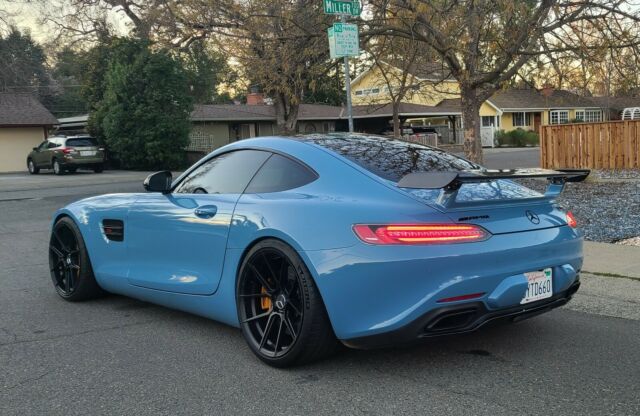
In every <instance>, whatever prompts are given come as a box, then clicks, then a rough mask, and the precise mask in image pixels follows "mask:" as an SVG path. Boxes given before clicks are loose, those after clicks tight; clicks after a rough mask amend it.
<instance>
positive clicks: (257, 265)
mask: <svg viewBox="0 0 640 416" xmlns="http://www.w3.org/2000/svg"><path fill="white" fill-rule="evenodd" d="M236 300H237V305H238V319H239V321H240V326H241V328H242V332H243V335H244V337H245V339H246V341H247V343H248V344H249V347H250V348H251V350H252V351H253V352H254V353H255V354H256V355H257V356H258V358H260V359H261V360H263V361H265V362H266V363H268V364H270V365H273V366H277V367H286V366H290V365H294V364H303V363H306V362H310V361H314V360H317V359H319V358H322V357H324V356H326V355H327V354H329V353H330V352H332V351H333V349H334V347H335V345H336V344H337V342H336V339H335V335H334V334H333V330H332V329H331V325H330V323H329V320H328V317H327V315H326V311H325V308H324V304H323V303H322V300H321V298H320V295H319V293H318V291H317V289H316V287H315V284H314V283H313V280H312V279H311V277H310V275H309V272H308V270H307V268H306V266H305V265H304V263H303V262H302V260H301V259H300V257H299V256H298V255H297V253H296V252H295V251H294V250H293V249H292V248H291V247H289V246H287V245H286V244H284V243H282V242H281V241H279V240H263V241H262V242H260V243H258V244H257V245H256V246H254V247H253V248H252V250H250V252H249V253H248V254H247V256H246V257H245V259H244V261H243V264H242V267H241V269H240V275H239V278H238V285H237V290H236Z"/></svg>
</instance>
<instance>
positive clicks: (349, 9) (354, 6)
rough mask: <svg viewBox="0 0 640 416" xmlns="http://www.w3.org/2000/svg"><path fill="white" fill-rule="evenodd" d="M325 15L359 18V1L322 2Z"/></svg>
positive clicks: (335, 0) (329, 0)
mask: <svg viewBox="0 0 640 416" xmlns="http://www.w3.org/2000/svg"><path fill="white" fill-rule="evenodd" d="M323 2H324V12H325V14H338V15H351V16H360V12H361V10H360V2H359V1H345V0H323Z"/></svg>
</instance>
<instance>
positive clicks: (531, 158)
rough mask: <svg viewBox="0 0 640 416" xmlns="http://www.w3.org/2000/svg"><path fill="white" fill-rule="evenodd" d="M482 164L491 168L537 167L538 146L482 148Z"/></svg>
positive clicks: (538, 165)
mask: <svg viewBox="0 0 640 416" xmlns="http://www.w3.org/2000/svg"><path fill="white" fill-rule="evenodd" d="M483 151H484V165H485V166H486V167H488V168H491V169H512V168H539V167H540V148H539V147H529V148H527V147H517V148H508V147H507V148H494V149H483Z"/></svg>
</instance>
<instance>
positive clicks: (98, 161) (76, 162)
mask: <svg viewBox="0 0 640 416" xmlns="http://www.w3.org/2000/svg"><path fill="white" fill-rule="evenodd" d="M103 163H104V159H103V158H90V159H70V158H64V160H62V161H61V163H60V164H61V165H62V166H63V167H89V166H96V165H102V164H103Z"/></svg>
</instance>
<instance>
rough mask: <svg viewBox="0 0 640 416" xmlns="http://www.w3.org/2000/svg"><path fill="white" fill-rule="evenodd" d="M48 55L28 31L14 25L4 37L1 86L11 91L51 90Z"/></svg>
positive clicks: (0, 48) (0, 47)
mask: <svg viewBox="0 0 640 416" xmlns="http://www.w3.org/2000/svg"><path fill="white" fill-rule="evenodd" d="M45 61H46V57H45V54H44V51H43V49H42V47H41V46H40V45H38V44H37V43H36V42H35V41H34V40H33V39H32V38H31V35H30V34H29V33H28V32H25V33H22V32H20V31H19V30H18V29H17V28H15V27H12V28H11V29H10V31H9V33H8V34H7V35H6V36H4V37H0V89H4V90H7V91H11V92H31V93H37V94H39V95H40V97H41V98H42V97H43V96H45V95H46V93H47V87H48V85H49V75H48V73H47V67H46V65H45Z"/></svg>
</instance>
